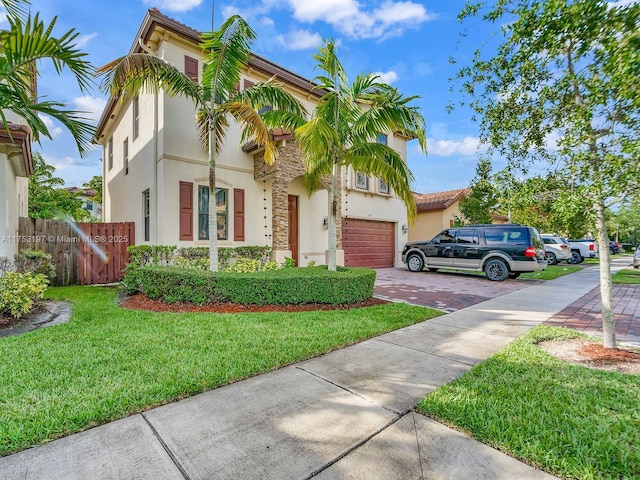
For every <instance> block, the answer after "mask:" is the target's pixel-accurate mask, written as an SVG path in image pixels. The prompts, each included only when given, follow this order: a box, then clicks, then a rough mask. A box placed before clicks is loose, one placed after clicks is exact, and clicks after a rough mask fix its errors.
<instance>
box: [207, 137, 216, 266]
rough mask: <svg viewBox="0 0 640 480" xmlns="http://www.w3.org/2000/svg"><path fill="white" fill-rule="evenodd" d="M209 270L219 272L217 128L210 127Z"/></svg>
mask: <svg viewBox="0 0 640 480" xmlns="http://www.w3.org/2000/svg"><path fill="white" fill-rule="evenodd" d="M209 270H211V271H212V272H217V271H218V215H217V212H216V144H215V126H214V125H211V126H210V127H209Z"/></svg>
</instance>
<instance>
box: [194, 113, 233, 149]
mask: <svg viewBox="0 0 640 480" xmlns="http://www.w3.org/2000/svg"><path fill="white" fill-rule="evenodd" d="M210 125H213V126H214V129H215V132H214V140H215V143H216V145H215V147H216V148H215V152H216V153H218V152H219V151H220V147H221V146H222V144H223V143H224V140H225V138H226V136H227V132H228V131H229V125H230V124H229V120H228V119H227V116H226V115H225V112H224V111H223V110H222V109H220V108H217V109H216V110H214V111H213V113H209V112H208V111H207V110H205V109H200V110H198V112H197V113H196V127H197V129H198V135H199V137H200V142H201V143H202V146H203V147H204V149H205V150H209V126H210Z"/></svg>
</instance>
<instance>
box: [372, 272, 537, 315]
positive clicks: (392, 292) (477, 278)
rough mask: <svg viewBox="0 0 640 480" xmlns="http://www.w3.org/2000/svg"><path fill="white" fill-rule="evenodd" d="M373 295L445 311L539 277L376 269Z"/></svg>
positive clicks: (456, 308) (518, 286) (479, 300)
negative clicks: (502, 277)
mask: <svg viewBox="0 0 640 480" xmlns="http://www.w3.org/2000/svg"><path fill="white" fill-rule="evenodd" d="M376 271H377V276H376V285H375V290H374V292H375V295H376V296H377V297H380V298H385V299H388V300H392V301H402V302H407V303H412V304H415V305H422V306H425V307H431V308H437V309H440V310H444V311H445V312H455V311H456V310H460V309H461V308H466V307H469V306H471V305H475V304H477V303H480V302H484V301H485V300H489V299H491V298H495V297H500V296H502V295H505V294H507V293H510V292H514V291H516V290H521V289H523V288H527V287H530V286H532V285H536V284H539V282H540V280H532V279H522V278H519V279H516V280H511V279H507V280H505V281H504V282H492V281H490V280H488V279H487V278H486V277H485V276H484V275H474V274H469V273H458V272H437V273H436V272H428V271H423V272H418V273H413V272H410V271H409V270H407V269H406V268H381V269H378V270H376Z"/></svg>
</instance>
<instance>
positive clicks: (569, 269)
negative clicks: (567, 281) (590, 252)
mask: <svg viewBox="0 0 640 480" xmlns="http://www.w3.org/2000/svg"><path fill="white" fill-rule="evenodd" d="M578 270H582V267H579V266H577V265H567V264H564V263H561V264H560V265H549V266H547V268H546V269H544V270H542V271H541V272H531V273H523V274H522V275H520V277H519V278H533V279H536V280H553V279H554V278H558V277H562V276H563V275H568V274H570V273H573V272H577V271H578Z"/></svg>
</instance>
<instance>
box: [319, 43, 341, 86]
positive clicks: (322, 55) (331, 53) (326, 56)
mask: <svg viewBox="0 0 640 480" xmlns="http://www.w3.org/2000/svg"><path fill="white" fill-rule="evenodd" d="M313 58H315V59H316V60H317V61H318V63H317V65H316V67H315V68H319V69H320V70H322V71H324V72H325V73H326V75H319V76H318V77H316V78H315V79H314V82H315V83H317V84H318V85H319V86H320V87H321V88H326V89H329V90H334V91H340V88H341V86H342V85H346V84H347V75H346V73H345V70H344V67H343V66H342V64H341V63H340V60H339V59H338V55H337V54H336V43H335V41H334V40H333V38H330V39H328V40H325V41H324V43H323V45H322V47H320V49H319V50H318V53H316V54H314V55H313Z"/></svg>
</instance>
